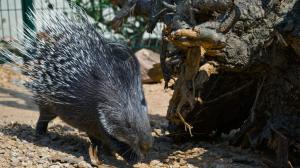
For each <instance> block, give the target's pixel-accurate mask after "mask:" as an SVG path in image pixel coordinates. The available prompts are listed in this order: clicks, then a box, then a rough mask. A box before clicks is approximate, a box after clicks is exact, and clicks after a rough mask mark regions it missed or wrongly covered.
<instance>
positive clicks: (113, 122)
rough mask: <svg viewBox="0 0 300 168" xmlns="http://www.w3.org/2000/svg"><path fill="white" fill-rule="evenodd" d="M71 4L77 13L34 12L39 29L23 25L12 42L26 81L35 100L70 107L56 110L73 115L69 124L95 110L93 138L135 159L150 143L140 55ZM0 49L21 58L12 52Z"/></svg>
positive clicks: (7, 55) (13, 59) (14, 59)
mask: <svg viewBox="0 0 300 168" xmlns="http://www.w3.org/2000/svg"><path fill="white" fill-rule="evenodd" d="M73 8H75V9H76V12H75V13H76V15H75V17H68V16H67V15H65V14H64V13H63V12H60V11H57V10H55V9H54V10H49V11H48V12H47V15H43V17H42V16H39V15H38V14H34V12H32V13H31V14H30V15H29V16H30V18H31V19H33V20H34V21H35V22H36V23H37V24H39V25H41V26H40V30H38V32H42V33H36V32H35V31H31V30H30V29H27V31H26V34H25V38H24V40H20V41H18V42H16V43H13V44H12V45H14V46H15V47H16V48H18V49H19V51H20V52H21V53H22V54H21V55H22V56H23V57H26V58H27V59H29V60H30V61H28V62H25V63H23V64H24V66H22V67H23V68H22V70H23V71H24V72H26V73H25V74H27V75H28V76H29V78H30V82H29V83H28V85H27V87H28V88H29V89H30V90H31V91H32V92H33V94H34V98H35V100H36V102H38V104H41V103H42V104H52V105H54V106H56V109H59V108H60V107H63V108H64V107H69V109H72V110H71V112H69V113H68V114H66V113H63V112H61V113H58V114H57V115H58V116H60V117H61V118H62V119H63V118H66V117H68V116H70V115H71V116H72V118H75V119H73V120H72V121H71V122H70V123H73V124H70V125H72V126H75V127H76V126H77V124H76V122H84V121H85V120H87V119H86V118H88V117H90V116H93V117H90V118H92V119H93V121H96V124H95V125H97V131H96V132H100V135H99V136H98V134H96V133H95V137H97V138H98V139H97V140H99V141H101V142H102V143H104V145H106V146H108V147H109V148H110V149H111V150H113V151H115V152H117V153H119V154H120V155H121V156H123V158H124V159H125V160H127V161H130V162H132V161H138V160H139V159H140V158H142V157H143V156H144V154H146V153H147V151H148V150H149V149H150V147H151V146H152V143H153V138H152V136H151V128H150V124H149V118H148V114H147V105H146V101H145V98H144V94H143V90H142V84H141V79H140V72H139V64H138V61H137V59H136V58H135V57H134V56H133V54H132V52H131V50H130V49H128V47H126V45H123V44H121V43H117V42H112V41H110V40H107V39H105V38H103V36H102V34H101V33H99V31H98V30H96V28H95V27H94V26H93V25H92V24H91V23H90V21H89V20H88V17H87V16H86V14H85V13H84V12H83V11H82V10H81V9H79V8H78V7H76V6H74V7H73ZM72 18H73V19H72ZM74 18H75V19H76V21H74ZM1 53H2V55H4V56H5V58H6V59H8V60H10V61H11V62H13V63H14V64H19V63H20V61H19V59H18V58H19V57H18V56H16V55H15V54H14V53H12V52H10V51H8V50H2V51H1ZM21 62H22V61H21ZM78 116H79V117H78ZM70 120H71V119H70ZM74 123H75V124H74ZM88 124H89V123H88ZM91 124H94V123H93V122H91ZM83 125H84V124H83ZM81 127H83V126H81ZM81 127H79V126H78V128H79V129H81V130H88V129H85V128H81ZM89 127H90V125H89ZM88 134H93V132H89V133H88Z"/></svg>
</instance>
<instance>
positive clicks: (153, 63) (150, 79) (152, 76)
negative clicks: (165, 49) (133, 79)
mask: <svg viewBox="0 0 300 168" xmlns="http://www.w3.org/2000/svg"><path fill="white" fill-rule="evenodd" d="M135 56H136V58H137V59H138V61H139V63H140V70H141V75H142V82H143V83H158V82H160V81H161V79H162V78H163V76H162V71H161V68H160V56H159V54H158V53H155V52H153V51H151V50H148V49H141V50H139V51H137V52H136V53H135Z"/></svg>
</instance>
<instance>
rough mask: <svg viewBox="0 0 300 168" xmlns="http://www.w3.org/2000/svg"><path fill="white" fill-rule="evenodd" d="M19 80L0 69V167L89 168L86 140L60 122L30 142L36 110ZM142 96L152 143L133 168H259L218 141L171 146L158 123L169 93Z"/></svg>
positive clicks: (110, 162)
mask: <svg viewBox="0 0 300 168" xmlns="http://www.w3.org/2000/svg"><path fill="white" fill-rule="evenodd" d="M24 80H26V78H24V77H23V76H21V75H20V74H19V72H17V70H13V69H12V68H11V67H10V66H7V65H0V167H3V168H6V167H50V168H59V167H68V168H72V167H78V168H84V167H93V166H91V163H90V161H89V157H88V151H87V148H88V138H87V137H86V135H85V134H84V133H83V132H79V131H78V130H76V129H74V128H72V127H70V126H68V125H66V124H64V123H63V122H62V121H61V120H59V119H55V120H54V121H53V122H51V123H50V126H49V134H48V135H47V136H44V137H39V138H37V137H36V136H35V134H34V131H35V129H34V127H35V122H36V121H37V118H38V109H37V107H36V105H35V104H34V102H33V101H32V99H31V94H30V92H29V91H27V90H26V89H25V88H24V87H23V86H22V83H21V82H20V81H24ZM144 90H145V95H146V100H147V103H148V106H149V114H150V116H151V125H152V127H153V136H154V137H155V142H154V147H153V149H152V150H151V151H150V153H149V155H148V156H147V158H146V159H145V161H143V162H142V163H139V164H136V165H133V167H141V168H144V167H166V168H167V167H170V168H177V167H182V168H185V167H186V168H192V167H204V168H210V167H216V168H227V167H230V168H231V167H236V168H238V167H239V168H246V167H249V168H250V167H265V165H264V164H263V163H262V159H261V157H260V155H259V154H258V153H256V152H254V151H250V150H244V149H243V150H242V149H239V148H236V147H232V146H229V145H227V142H226V141H225V140H224V139H220V140H218V141H217V142H204V141H199V142H186V143H184V144H176V143H174V142H173V141H172V139H171V138H169V136H168V135H169V133H168V132H167V131H166V127H167V121H166V120H165V119H164V116H165V115H166V111H167V106H168V101H169V99H170V98H171V94H172V92H171V91H164V90H163V84H152V85H148V84H147V85H144ZM101 157H102V158H103V160H104V165H103V166H101V167H130V166H128V165H126V164H125V162H123V161H122V160H121V159H120V158H119V157H117V158H118V159H115V158H112V157H108V156H104V155H103V156H101Z"/></svg>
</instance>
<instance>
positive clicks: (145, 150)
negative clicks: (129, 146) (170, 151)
mask: <svg viewBox="0 0 300 168" xmlns="http://www.w3.org/2000/svg"><path fill="white" fill-rule="evenodd" d="M151 147H152V144H151V143H149V142H142V143H140V149H141V152H142V153H143V154H146V153H148V152H149V150H150V148H151Z"/></svg>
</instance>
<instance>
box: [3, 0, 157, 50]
mask: <svg viewBox="0 0 300 168" xmlns="http://www.w3.org/2000/svg"><path fill="white" fill-rule="evenodd" d="M70 1H71V0H0V41H10V40H15V39H18V40H21V39H22V37H23V31H22V30H23V28H24V25H25V24H26V25H28V21H26V18H25V19H24V17H23V16H24V11H26V6H27V7H28V4H26V3H30V2H32V3H33V4H35V6H36V8H35V13H36V14H37V15H42V17H43V18H46V17H47V15H48V12H47V11H49V10H53V9H55V10H61V11H63V12H64V13H65V14H70V15H72V8H71V7H70V5H69V3H70ZM81 1H83V2H84V4H87V5H88V4H89V3H90V2H91V1H90V0H81ZM96 1H97V0H96ZM97 4H98V6H99V7H100V15H101V16H100V17H101V18H102V19H99V20H94V22H95V25H96V27H98V28H99V30H101V31H103V32H104V33H103V34H104V35H105V37H106V38H111V39H117V40H120V41H124V42H126V43H128V44H129V45H130V46H131V48H133V49H134V50H138V49H140V48H150V49H153V50H156V51H158V50H159V48H160V39H161V38H160V37H161V34H160V32H161V29H162V25H158V26H157V27H156V28H155V30H154V33H152V34H149V33H147V32H145V30H143V28H140V29H139V31H138V32H136V31H135V30H134V29H135V27H139V26H140V27H141V26H143V25H141V24H143V23H139V22H138V21H137V19H135V18H134V17H132V18H129V19H128V23H129V24H131V26H127V27H126V24H125V27H124V28H123V29H122V31H119V32H115V31H114V30H111V28H110V27H109V26H107V24H108V22H109V21H110V20H111V19H112V18H113V17H114V12H115V11H114V10H113V8H112V7H111V6H109V5H105V4H104V3H103V4H102V0H98V1H97ZM97 12H98V11H97ZM127 25H128V24H127ZM132 25H133V26H132ZM34 26H35V27H34V28H35V29H36V30H37V31H39V30H40V28H41V26H43V25H38V24H34Z"/></svg>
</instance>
